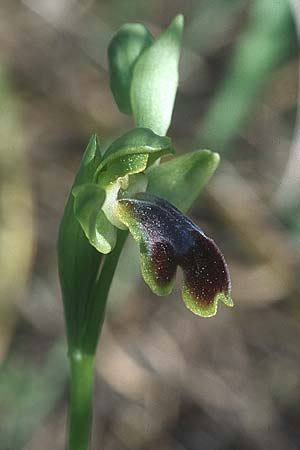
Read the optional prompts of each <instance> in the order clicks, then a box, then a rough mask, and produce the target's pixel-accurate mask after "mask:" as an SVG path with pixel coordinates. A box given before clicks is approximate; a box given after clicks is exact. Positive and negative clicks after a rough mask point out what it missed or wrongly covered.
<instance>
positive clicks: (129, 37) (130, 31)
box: [108, 23, 153, 114]
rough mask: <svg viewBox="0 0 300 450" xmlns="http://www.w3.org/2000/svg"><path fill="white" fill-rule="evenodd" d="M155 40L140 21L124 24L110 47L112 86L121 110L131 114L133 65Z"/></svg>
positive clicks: (109, 59) (109, 58)
mask: <svg viewBox="0 0 300 450" xmlns="http://www.w3.org/2000/svg"><path fill="white" fill-rule="evenodd" d="M152 42H153V38H152V36H151V34H150V33H149V31H148V30H147V28H146V27H144V26H143V25H140V24H138V23H130V24H125V25H123V26H122V27H121V28H120V30H119V31H118V32H117V33H116V34H115V36H114V37H113V38H112V40H111V43H110V45H109V48H108V61H109V73H110V87H111V90H112V93H113V95H114V98H115V101H116V103H117V105H118V107H119V109H120V111H121V112H123V113H125V114H131V113H132V110H131V104H130V86H131V78H132V71H133V67H134V65H135V63H136V61H137V59H138V58H139V56H140V55H141V53H142V52H143V51H144V50H145V49H146V48H148V47H149V46H150V45H151V44H152Z"/></svg>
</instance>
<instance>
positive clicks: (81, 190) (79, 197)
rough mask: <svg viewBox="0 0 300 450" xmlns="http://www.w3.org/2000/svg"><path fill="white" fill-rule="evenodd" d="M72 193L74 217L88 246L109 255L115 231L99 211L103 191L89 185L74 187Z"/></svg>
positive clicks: (114, 238) (98, 187) (103, 198)
mask: <svg viewBox="0 0 300 450" xmlns="http://www.w3.org/2000/svg"><path fill="white" fill-rule="evenodd" d="M72 193H73V196H74V213H75V216H76V218H77V220H78V221H79V223H80V225H81V227H82V229H83V231H84V233H85V235H86V237H87V238H88V240H89V242H90V244H91V245H92V246H93V247H95V248H96V249H97V250H98V251H99V252H100V253H104V254H107V253H110V252H111V250H112V249H113V248H114V246H115V243H116V230H115V228H114V226H113V225H112V224H111V223H110V222H109V221H108V219H107V218H106V216H105V214H104V212H103V211H102V209H101V208H102V205H103V203H104V201H105V191H104V190H103V189H102V188H101V187H100V186H98V185H96V184H92V183H89V184H83V185H81V186H78V187H76V188H75V189H73V191H72Z"/></svg>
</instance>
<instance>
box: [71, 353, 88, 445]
mask: <svg viewBox="0 0 300 450" xmlns="http://www.w3.org/2000/svg"><path fill="white" fill-rule="evenodd" d="M70 367H71V389H70V397H71V398H70V416H69V440H68V447H67V448H68V450H88V448H89V443H90V436H91V427H92V391H93V368H94V357H93V356H91V355H83V354H82V353H81V352H80V351H78V352H73V353H72V354H71V355H70Z"/></svg>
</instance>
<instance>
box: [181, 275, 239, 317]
mask: <svg viewBox="0 0 300 450" xmlns="http://www.w3.org/2000/svg"><path fill="white" fill-rule="evenodd" d="M182 298H183V301H184V304H185V306H186V307H187V308H188V309H189V310H190V311H192V313H194V314H196V315H197V316H201V317H213V316H215V315H216V313H217V311H218V304H219V301H221V302H223V303H224V304H225V305H226V306H229V307H230V308H232V307H233V306H234V302H233V300H232V298H231V297H230V295H227V294H225V293H224V292H218V293H217V294H216V295H215V297H214V299H213V301H212V302H211V303H209V304H208V305H207V306H205V305H204V304H201V303H200V301H201V300H200V301H197V300H196V299H195V298H194V297H193V296H192V295H191V294H190V293H189V291H188V289H187V287H186V285H185V284H184V283H183V288H182Z"/></svg>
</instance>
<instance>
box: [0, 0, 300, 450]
mask: <svg viewBox="0 0 300 450" xmlns="http://www.w3.org/2000/svg"><path fill="white" fill-rule="evenodd" d="M297 5H298V2H297V1H296V0H295V2H294V3H293V2H291V3H290V4H289V2H288V1H287V0H277V1H276V0H256V1H247V0H191V1H184V0H172V1H170V0H153V1H152V2H148V1H138V0H123V1H122V0H110V1H96V0H86V1H84V0H81V1H80V0H23V1H17V0H2V1H1V6H0V114H1V116H0V117H1V120H0V136H1V140H0V243H1V247H0V267H1V278H0V361H1V371H0V449H1V450H19V449H22V450H29V449H30V450H41V449H43V450H46V449H51V450H53V449H63V447H64V439H65V425H66V420H67V397H68V393H67V374H68V369H67V360H66V342H65V337H64V323H63V311H62V303H61V299H60V290H59V285H58V279H57V269H56V249H55V246H56V237H57V228H58V224H59V220H60V217H61V215H62V212H63V208H64V204H65V201H66V197H67V195H68V192H69V189H70V186H71V183H72V179H73V176H74V173H75V171H76V169H77V167H78V164H79V161H80V158H81V155H82V152H83V150H84V148H85V146H86V143H87V141H88V138H89V136H90V134H91V133H93V132H95V131H96V132H97V133H98V134H99V136H100V138H101V140H102V142H103V143H104V144H105V143H107V142H109V141H110V140H112V139H113V138H114V137H116V136H118V135H120V134H122V132H123V131H125V130H126V129H128V128H129V127H131V126H132V123H131V120H130V119H129V118H127V117H125V116H123V115H122V114H121V113H119V112H118V110H117V108H116V106H115V104H114V102H113V98H112V95H111V93H110V90H109V80H108V73H107V59H106V49H107V45H108V43H109V41H110V39H111V37H112V35H113V33H114V32H115V31H116V30H117V29H118V28H119V27H120V26H121V25H122V24H123V23H124V22H132V21H135V22H143V23H145V24H146V25H147V26H148V27H149V29H150V30H151V31H152V32H153V34H154V35H157V34H159V32H160V31H161V30H162V29H163V28H164V27H166V25H167V24H168V23H169V22H170V20H171V19H172V18H173V17H174V16H175V15H176V14H178V13H183V14H184V15H185V23H186V28H185V38H184V48H183V57H182V61H181V84H180V88H179V92H178V96H177V101H176V107H175V114H174V119H173V124H172V127H171V129H170V131H169V135H170V136H171V137H172V138H173V140H174V143H175V147H176V148H177V151H178V153H183V152H185V151H190V150H192V149H197V148H204V147H206V148H211V149H212V150H215V151H218V152H219V153H220V154H221V157H222V161H221V165H220V167H219V169H218V170H217V172H216V174H215V176H214V177H213V179H212V180H211V181H210V183H209V184H208V186H207V189H206V191H205V193H204V194H203V195H202V196H201V198H200V199H199V200H198V201H197V203H196V204H195V205H194V207H193V209H192V211H191V216H192V218H193V220H195V221H196V223H198V224H199V225H200V226H201V227H202V228H203V229H204V230H205V231H206V232H207V233H208V234H209V235H210V236H212V237H214V239H215V240H216V242H217V243H218V244H219V245H220V247H221V248H222V250H223V252H224V254H225V256H226V259H227V261H228V263H229V267H230V270H231V274H232V283H233V298H234V300H235V303H236V306H235V308H234V309H233V310H229V309H227V308H225V307H223V305H220V308H219V312H218V315H217V316H216V317H215V318H213V319H209V320H208V319H206V320H205V319H201V318H198V317H196V316H193V315H192V314H191V313H190V312H189V311H188V310H186V309H185V307H184V306H183V303H182V301H181V299H180V283H178V286H177V289H176V290H175V292H174V294H173V295H172V296H170V297H167V298H157V297H154V296H153V295H152V294H151V293H150V291H149V290H148V288H147V287H146V286H145V285H144V284H143V282H142V281H141V278H140V272H139V267H138V262H137V258H136V250H135V247H134V245H132V240H130V241H129V242H128V245H127V247H126V252H125V253H124V254H123V257H122V261H121V263H120V266H119V271H118V275H117V277H116V280H115V283H114V286H113V288H112V291H111V295H110V299H109V308H108V314H107V320H106V323H105V326H104V330H103V334H102V339H101V345H100V346H99V352H98V360H97V380H96V386H95V408H94V432H93V449H94V450H96V449H97V450H98V449H100V448H101V450H125V449H130V450H150V449H152V450H153V449H157V450H202V449H203V450H204V449H205V450H225V449H226V450H237V449H240V450H250V449H251V450H252V449H256V450H259V449H263V450H266V449H273V450H277V449H278V450H297V449H299V448H300V429H299V421H300V377H299V374H300V346H299V342H300V305H299V291H300V288H299V262H300V261H299V260H300V252H299V228H300V200H299V199H300V134H299V131H297V130H298V129H299V127H298V126H297V107H298V100H297V95H298V78H299V75H298V56H299V48H298V45H297V34H296V28H295V22H294V20H296V19H297V11H298V15H299V9H298V10H297ZM291 6H293V7H294V9H292V8H291ZM298 6H299V5H298ZM298 18H299V17H298Z"/></svg>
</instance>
